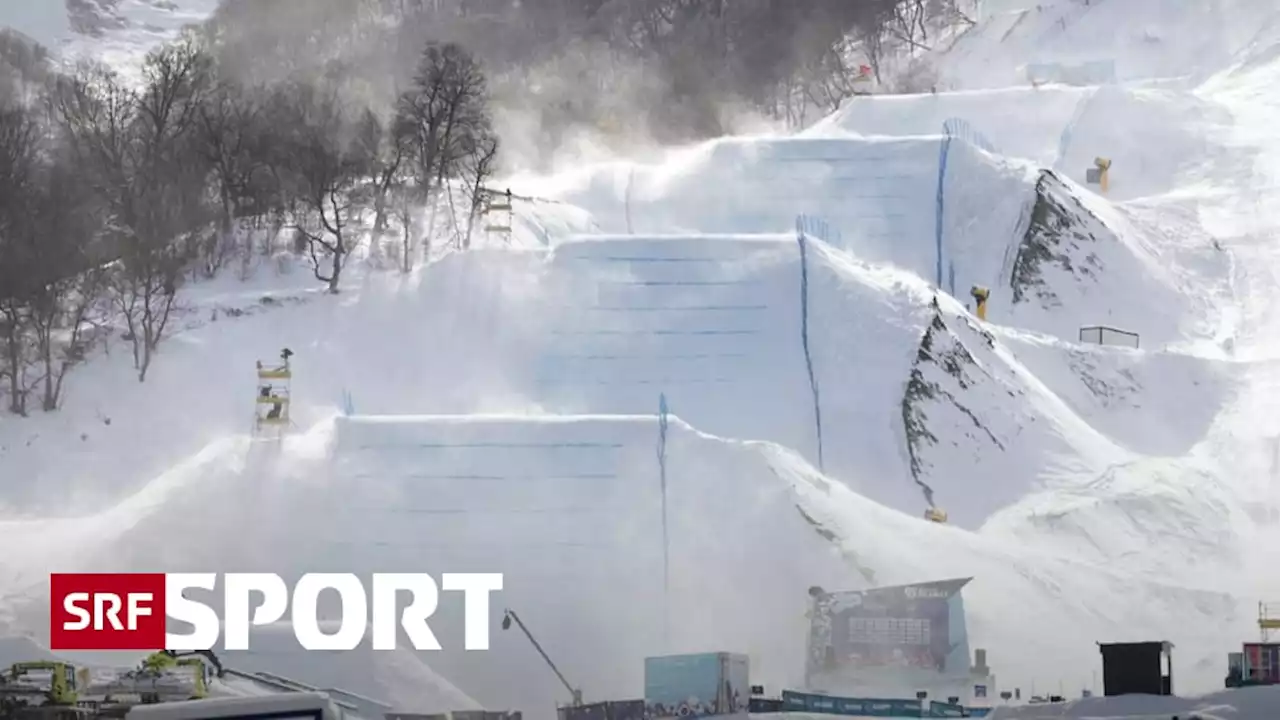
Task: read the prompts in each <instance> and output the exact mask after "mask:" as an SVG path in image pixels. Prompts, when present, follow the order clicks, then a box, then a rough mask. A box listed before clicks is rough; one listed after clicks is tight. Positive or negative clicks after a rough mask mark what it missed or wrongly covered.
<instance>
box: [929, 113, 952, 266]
mask: <svg viewBox="0 0 1280 720" xmlns="http://www.w3.org/2000/svg"><path fill="white" fill-rule="evenodd" d="M943 132H944V133H945V134H944V135H943V138H942V147H941V149H940V150H939V152H938V199H937V203H936V204H935V209H934V212H935V213H936V217H935V218H934V230H933V236H934V237H933V240H934V251H935V254H936V255H937V272H936V276H935V277H936V279H935V284H936V286H937V287H939V288H940V287H942V210H943V206H944V196H945V188H946V181H947V155H948V154H949V153H950V152H951V131H950V129H949V128H945V127H944V128H943Z"/></svg>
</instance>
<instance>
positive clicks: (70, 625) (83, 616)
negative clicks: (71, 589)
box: [62, 592, 93, 630]
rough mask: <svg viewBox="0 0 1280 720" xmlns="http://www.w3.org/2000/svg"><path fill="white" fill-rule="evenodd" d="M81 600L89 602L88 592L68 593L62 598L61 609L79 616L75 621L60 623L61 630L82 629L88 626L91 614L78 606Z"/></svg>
mask: <svg viewBox="0 0 1280 720" xmlns="http://www.w3.org/2000/svg"><path fill="white" fill-rule="evenodd" d="M83 602H89V593H82V592H78V593H69V594H68V595H67V596H66V597H65V598H63V599H62V609H63V610H66V611H67V612H69V613H71V614H72V615H75V616H76V617H78V618H80V619H79V620H76V621H75V622H64V623H62V629H63V630H83V629H85V628H87V627H89V623H90V622H92V621H93V615H92V613H90V612H89V611H88V610H86V609H84V608H82V607H80V603H83Z"/></svg>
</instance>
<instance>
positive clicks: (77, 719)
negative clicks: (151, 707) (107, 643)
mask: <svg viewBox="0 0 1280 720" xmlns="http://www.w3.org/2000/svg"><path fill="white" fill-rule="evenodd" d="M211 670H212V673H213V674H214V675H216V676H217V677H222V676H223V675H224V674H225V669H224V668H223V666H222V663H221V662H220V661H219V660H218V657H217V656H216V655H215V654H214V653H213V652H212V651H209V650H198V651H194V652H183V653H179V652H173V651H170V650H162V651H160V652H157V653H153V654H152V655H150V656H148V657H147V658H146V659H145V660H143V661H142V662H141V663H140V664H139V666H138V667H136V668H133V669H131V670H125V671H121V670H116V669H92V668H76V667H75V666H74V665H71V664H70V663H65V662H60V661H53V660H38V661H33V662H19V663H14V664H13V665H12V666H10V667H9V669H8V671H7V672H4V673H0V716H3V717H5V718H10V717H12V718H21V719H22V720H86V719H87V718H90V717H101V716H103V715H119V716H123V714H124V712H126V711H127V709H128V708H129V707H130V706H132V705H139V704H144V705H145V704H152V703H160V702H167V701H175V700H197V699H203V698H206V697H208V696H209V682H210V679H211V672H210V671H211ZM114 711H118V712H114Z"/></svg>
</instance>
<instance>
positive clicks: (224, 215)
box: [198, 80, 270, 276]
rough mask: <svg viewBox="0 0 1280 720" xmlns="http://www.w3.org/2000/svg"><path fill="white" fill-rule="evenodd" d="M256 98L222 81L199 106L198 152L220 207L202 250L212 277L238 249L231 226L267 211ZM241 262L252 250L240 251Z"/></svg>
mask: <svg viewBox="0 0 1280 720" xmlns="http://www.w3.org/2000/svg"><path fill="white" fill-rule="evenodd" d="M259 100H260V98H259V96H258V95H257V94H255V93H252V92H248V91H246V90H245V88H243V87H241V86H240V85H239V84H237V83H234V82H231V81H225V80H224V81H222V82H219V83H218V84H217V85H216V86H214V87H213V88H212V89H211V91H210V92H209V93H208V94H207V95H206V96H205V97H204V100H203V102H201V103H200V105H199V115H198V138H199V140H198V146H199V148H200V152H201V154H202V155H203V156H204V160H205V162H206V163H207V164H208V166H209V167H210V168H211V169H212V171H213V179H214V185H215V189H216V192H217V196H218V204H219V211H220V212H219V233H218V234H217V236H215V237H216V240H215V241H214V243H213V244H212V246H211V247H209V248H207V249H206V250H205V253H204V255H205V263H206V264H205V272H206V274H208V275H209V276H212V275H213V274H214V273H215V272H217V270H218V269H219V268H220V267H221V266H222V264H223V263H224V262H225V261H226V259H227V258H228V257H229V256H230V254H231V253H233V252H234V251H235V249H236V247H237V238H236V237H235V224H236V220H237V219H238V218H240V217H241V216H243V215H245V214H247V213H256V214H263V213H265V212H266V211H267V207H268V206H269V205H270V198H269V192H268V191H267V188H268V187H269V184H268V183H266V182H264V180H265V178H264V177H263V176H264V174H266V172H267V169H266V163H267V162H268V157H269V151H268V149H267V148H266V147H264V142H263V139H264V138H263V132H262V127H261V123H262V119H263V112H262V104H261V102H260V101H259ZM242 252H243V253H244V255H245V258H246V260H247V259H248V258H249V257H250V256H251V255H252V247H251V246H247V247H245V248H243V249H242Z"/></svg>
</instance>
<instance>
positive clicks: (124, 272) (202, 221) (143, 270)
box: [53, 41, 214, 381]
mask: <svg viewBox="0 0 1280 720" xmlns="http://www.w3.org/2000/svg"><path fill="white" fill-rule="evenodd" d="M207 70H208V65H207V58H206V56H204V54H203V53H202V52H201V51H200V50H199V49H198V48H197V47H196V46H195V45H194V43H192V42H190V41H187V42H183V43H178V44H174V45H169V46H166V47H164V48H161V49H160V50H158V51H156V52H154V53H152V54H151V55H149V56H148V57H147V60H146V63H145V65H144V76H145V84H144V86H143V88H142V89H141V90H140V91H134V90H132V89H130V88H128V87H127V86H125V85H124V84H122V83H121V82H120V81H119V79H118V78H116V77H115V76H114V74H112V73H110V72H109V71H105V70H103V69H101V68H98V69H93V68H90V69H88V70H87V71H85V72H82V73H81V74H80V75H79V76H78V77H76V78H71V79H67V80H65V81H64V82H61V83H60V84H59V86H58V88H57V91H56V93H55V95H54V98H53V109H54V113H55V117H57V118H58V121H59V124H60V125H61V127H62V130H63V131H64V133H65V135H66V137H67V138H68V140H69V142H70V147H71V150H72V152H73V153H74V155H75V157H76V159H77V161H78V162H80V163H81V164H82V165H83V166H84V167H85V168H86V171H87V172H88V173H89V174H90V175H91V176H92V181H93V184H94V188H95V190H96V191H97V193H98V195H99V196H100V197H101V199H102V200H103V201H104V204H105V205H106V207H107V209H108V212H109V221H108V225H109V228H110V230H111V233H110V234H111V243H112V246H113V255H114V257H116V258H117V259H118V262H116V263H115V264H114V265H113V266H112V273H111V277H110V284H111V287H112V297H113V301H114V303H115V305H116V308H117V310H118V311H119V312H120V314H121V317H122V319H123V321H124V323H125V326H126V329H127V331H128V332H127V337H128V339H129V340H130V341H131V343H132V346H133V358H134V366H135V368H136V369H137V371H138V380H139V381H145V380H146V376H147V370H148V369H149V368H150V366H151V361H152V359H153V357H154V354H155V351H156V349H157V348H158V347H159V345H160V342H161V341H162V340H163V339H164V338H165V337H166V333H167V330H168V326H169V321H170V320H171V318H172V316H173V313H174V311H175V309H176V303H177V297H178V288H179V287H180V286H181V284H182V282H183V279H184V277H185V274H186V272H187V269H188V268H189V267H190V266H191V264H192V261H193V260H194V259H195V258H196V257H197V256H198V253H199V249H200V247H201V244H202V243H201V235H202V233H207V232H208V228H209V226H210V221H211V220H213V217H214V216H213V215H212V213H211V212H210V208H209V207H208V203H207V202H206V198H205V192H206V189H207V184H206V179H207V177H208V173H209V168H208V166H207V165H206V164H205V163H204V162H203V157H202V155H201V153H200V152H199V150H200V147H199V143H198V135H197V132H196V131H197V129H198V125H197V122H196V121H197V119H198V117H199V107H200V101H201V99H202V95H203V93H204V92H205V91H206V89H207V86H208V74H207Z"/></svg>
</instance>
